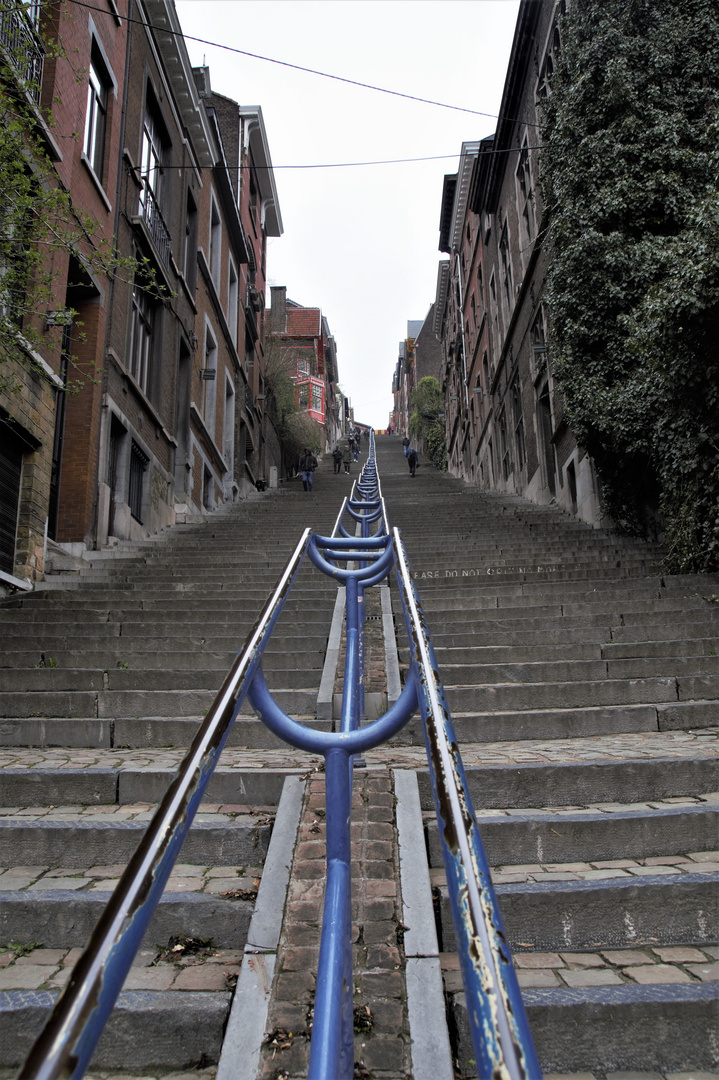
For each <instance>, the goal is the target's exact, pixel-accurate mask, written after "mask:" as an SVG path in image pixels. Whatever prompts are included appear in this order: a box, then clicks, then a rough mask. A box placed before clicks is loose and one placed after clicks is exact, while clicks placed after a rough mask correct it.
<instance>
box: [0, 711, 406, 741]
mask: <svg viewBox="0 0 719 1080" xmlns="http://www.w3.org/2000/svg"><path fill="white" fill-rule="evenodd" d="M294 718H295V719H296V720H298V721H299V722H300V723H303V722H310V723H311V724H312V726H313V727H314V728H316V729H317V730H318V731H329V730H330V729H331V722H330V721H318V720H316V718H315V715H314V711H313V713H312V714H311V715H310V716H308V717H306V718H305V717H302V716H299V715H298V716H295V717H294ZM201 719H202V718H201V717H200V716H189V717H188V716H167V717H158V716H144V717H137V718H133V717H127V716H125V717H119V718H117V719H115V718H112V717H110V718H97V717H78V718H67V717H57V716H55V717H11V718H6V719H0V746H12V747H15V746H49V747H51V746H66V747H75V748H78V747H90V748H99V749H101V748H109V747H111V746H114V747H118V748H128V749H133V748H140V749H143V748H152V747H187V746H189V745H190V743H191V742H192V740H193V738H194V737H195V735H196V733H197V729H198V727H199V725H200V722H201ZM419 737H420V736H419V734H418V738H419ZM227 746H229V747H248V748H250V749H258V750H274V749H278V748H282V747H285V746H286V743H283V742H282V741H281V740H280V739H278V738H277V736H275V735H273V734H272V732H271V731H270V730H269V729H268V728H267V727H265V725H264V724H263V723H262V721H261V720H258V719H257V718H256V717H255V716H250V715H248V716H244V715H240V716H238V717H237V719H236V720H235V723H234V725H233V727H232V728H231V730H230V734H229V736H228V740H227Z"/></svg>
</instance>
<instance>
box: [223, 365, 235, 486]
mask: <svg viewBox="0 0 719 1080" xmlns="http://www.w3.org/2000/svg"><path fill="white" fill-rule="evenodd" d="M222 455H223V457H224V459H225V464H226V465H227V470H228V473H229V479H230V480H231V479H232V474H233V472H234V462H235V391H234V387H233V386H232V383H231V382H230V379H229V378H226V379H225V415H224V418H223V424H222Z"/></svg>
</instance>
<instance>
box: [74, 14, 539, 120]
mask: <svg viewBox="0 0 719 1080" xmlns="http://www.w3.org/2000/svg"><path fill="white" fill-rule="evenodd" d="M70 3H72V4H75V5H76V6H77V7H83V8H87V9H88V10H89V11H98V12H100V13H102V14H107V12H106V11H105V9H104V8H99V7H95V6H94V5H93V4H89V3H88V2H87V0H70ZM120 18H123V19H124V21H125V22H130V23H137V24H138V25H139V26H146V27H147V28H148V29H149V30H156V31H158V32H159V33H162V34H170V35H172V36H174V37H181V38H183V39H184V40H186V41H194V42H197V44H199V45H208V46H210V47H211V48H213V49H222V50H223V51H224V52H231V53H234V54H235V55H238V56H247V57H249V58H250V59H251V60H263V61H264V62H265V63H267V64H277V65H278V66H279V67H286V68H291V69H292V70H294V71H303V72H305V73H306V74H308V75H318V76H319V77H320V78H322V79H332V80H334V81H335V82H342V83H346V84H347V85H348V86H357V87H359V88H360V89H362V90H374V91H375V92H376V93H378V94H389V95H390V96H391V97H399V98H404V99H405V100H406V101H416V102H419V103H420V104H422V105H434V106H436V107H437V108H440V109H450V110H452V111H454V112H464V113H470V114H471V115H473V116H486V117H489V118H490V119H492V120H509V121H510V123H519V122H520V121H519V120H517V119H516V118H513V117H502V116H499V115H498V114H497V113H490V112H482V111H481V110H480V109H469V108H467V106H465V105H449V104H447V102H445V101H435V100H433V99H432V98H424V97H419V96H418V95H417V94H406V93H404V92H403V91H401V90H388V89H387V87H385V86H375V85H374V84H373V83H366V82H362V81H361V80H359V79H348V78H347V77H346V76H344V75H332V74H330V72H328V71H318V70H317V68H309V67H303V65H302V64H293V63H291V62H290V61H289V60H277V59H275V58H274V57H272V56H262V55H261V54H260V53H253V52H250V51H249V50H248V49H238V48H237V47H236V46H234V45H225V44H223V43H222V42H219V41H209V40H208V39H207V38H201V37H195V36H194V35H193V34H186V33H185V32H184V31H183V30H179V31H177V30H172V29H171V28H170V27H168V26H156V25H155V24H154V23H150V22H145V21H144V20H143V19H133V18H128V17H127V16H120ZM521 122H522V123H525V124H526V125H527V127H539V126H540V125H539V124H537V123H533V122H531V121H526V120H525V121H521Z"/></svg>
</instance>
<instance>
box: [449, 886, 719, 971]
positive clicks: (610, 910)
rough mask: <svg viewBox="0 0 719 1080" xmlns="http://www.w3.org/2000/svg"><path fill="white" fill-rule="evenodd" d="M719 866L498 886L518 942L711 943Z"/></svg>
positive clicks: (540, 947) (549, 946)
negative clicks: (710, 869)
mask: <svg viewBox="0 0 719 1080" xmlns="http://www.w3.org/2000/svg"><path fill="white" fill-rule="evenodd" d="M718 885H719V873H707V874H682V875H681V877H679V876H669V877H668V876H665V875H656V876H652V875H651V874H649V875H647V876H643V877H639V878H630V877H627V878H607V879H603V880H597V881H592V880H589V881H554V882H550V883H547V884H542V885H539V884H525V883H516V884H503V885H499V884H498V885H496V886H495V891H496V893H497V898H498V901H499V906H500V910H501V912H502V920H503V922H504V928H505V931H506V934H507V937H508V939H509V943H510V946H511V948H512V950H513V951H514V950H519V951H521V949H523V948H527V946H531V947H532V948H533V949H534V950H536V951H539V952H544V951H552V952H555V951H559V950H561V951H564V952H567V951H572V952H573V951H575V950H595V949H601V948H605V949H619V948H625V947H626V946H633V945H643V944H651V945H698V946H699V947H701V945H702V943H704V944H706V945H711V944H713V943H714V942H715V941H717V938H718V936H719V912H718V911H717V904H716V899H715V898H716V889H717V886H718ZM437 888H439V905H438V906H439V908H440V911H441V934H442V948H443V949H444V950H446V951H452V949H453V948H454V940H455V938H454V927H453V925H452V914H451V910H450V907H449V898H448V895H447V891H446V887H442V886H438V887H437Z"/></svg>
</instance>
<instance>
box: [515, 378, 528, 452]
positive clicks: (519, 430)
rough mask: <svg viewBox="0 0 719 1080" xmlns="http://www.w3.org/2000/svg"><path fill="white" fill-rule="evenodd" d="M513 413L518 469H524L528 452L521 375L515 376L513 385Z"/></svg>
mask: <svg viewBox="0 0 719 1080" xmlns="http://www.w3.org/2000/svg"><path fill="white" fill-rule="evenodd" d="M512 412H513V414H514V445H515V448H516V451H517V468H518V469H523V468H524V463H525V461H526V460H527V450H526V446H525V442H524V414H523V412H522V390H521V387H520V385H519V375H515V377H514V381H513V383H512Z"/></svg>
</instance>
